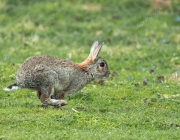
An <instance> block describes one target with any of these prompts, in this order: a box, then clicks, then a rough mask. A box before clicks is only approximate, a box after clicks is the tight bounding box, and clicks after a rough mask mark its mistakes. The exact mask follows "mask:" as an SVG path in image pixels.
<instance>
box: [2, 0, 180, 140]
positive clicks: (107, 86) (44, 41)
mask: <svg viewBox="0 0 180 140" xmlns="http://www.w3.org/2000/svg"><path fill="white" fill-rule="evenodd" d="M155 1H156V0H155ZM155 1H154V2H155ZM157 1H158V0H157ZM162 1H163V0H162ZM156 6H157V7H156ZM0 19H1V22H0V49H1V51H0V71H1V72H0V83H1V84H0V88H1V94H0V112H1V114H0V115H1V119H0V124H1V125H0V129H1V130H2V131H1V132H0V138H1V139H60V138H63V139H138V140H139V139H143V140H145V139H148V140H149V139H163V140H165V139H167V140H169V139H178V138H179V136H180V132H179V128H180V120H179V114H180V110H179V108H180V105H179V103H180V98H179V88H180V85H179V83H178V81H179V75H178V70H179V68H180V59H179V56H180V34H179V33H180V3H179V1H177V0H172V1H171V5H170V6H163V5H161V7H159V5H158V4H155V5H154V4H152V1H151V0H146V1H141V0H121V1H118V0H111V1H110V0H106V1H102V0H96V1H95V0H92V1H88V0H78V1H74V0H68V1H65V0H61V1H54V0H52V1H49V0H46V1H44V0H26V1H25V0H24V1H23V0H16V1H14V0H1V1H0ZM94 40H98V41H100V42H105V45H104V46H103V48H102V50H101V53H100V56H101V57H102V58H105V59H106V60H107V62H108V64H109V68H110V70H111V73H112V74H111V76H110V78H109V79H108V80H107V81H105V82H104V83H102V84H100V83H99V84H98V83H92V84H89V85H87V86H86V87H85V88H84V89H83V90H81V91H79V92H78V93H76V94H74V95H71V96H69V97H68V98H67V100H68V102H69V104H68V106H65V107H64V108H63V110H57V109H52V108H51V107H50V108H47V109H43V108H40V107H38V106H39V105H41V102H40V101H39V100H38V99H37V97H36V96H35V94H36V93H35V91H31V90H25V89H23V90H19V91H16V92H11V93H7V92H4V91H3V90H2V89H3V87H6V86H7V85H9V84H11V83H12V80H13V79H14V76H15V73H16V71H17V69H18V67H19V65H20V64H22V63H23V61H24V60H25V59H26V58H27V57H29V56H33V55H42V54H48V55H51V56H55V57H59V58H62V59H66V58H70V59H71V60H72V61H75V62H81V61H83V60H84V59H85V58H86V57H87V56H88V53H89V49H90V46H91V44H92V43H93V42H94ZM172 74H173V75H172ZM175 95H176V96H175ZM72 108H73V109H75V110H77V111H78V113H77V112H74V111H73V110H72Z"/></svg>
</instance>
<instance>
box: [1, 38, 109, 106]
mask: <svg viewBox="0 0 180 140" xmlns="http://www.w3.org/2000/svg"><path fill="white" fill-rule="evenodd" d="M102 46H103V43H101V44H100V43H99V42H98V41H95V42H94V43H93V45H92V47H91V50H90V54H89V56H88V57H87V59H85V61H83V62H82V63H79V64H78V63H74V62H71V61H67V60H62V59H59V58H54V57H51V56H47V55H42V56H33V57H29V58H27V59H26V60H25V62H24V63H23V64H22V65H21V66H20V68H19V69H18V71H17V73H16V78H15V84H12V85H10V86H8V87H6V88H4V90H5V91H11V90H17V89H20V88H28V89H33V90H37V96H38V98H39V99H40V100H41V102H42V103H43V104H47V105H52V106H63V105H66V104H67V101H66V100H64V96H65V95H68V94H72V93H75V92H77V91H78V90H80V89H82V88H83V87H84V86H85V85H87V84H88V83H89V82H91V81H93V80H100V79H103V78H107V77H108V76H109V74H110V72H109V70H108V65H107V63H106V61H105V60H104V59H102V58H100V57H98V54H99V51H100V50H101V47H102ZM52 98H53V99H52Z"/></svg>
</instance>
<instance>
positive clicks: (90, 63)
mask: <svg viewBox="0 0 180 140" xmlns="http://www.w3.org/2000/svg"><path fill="white" fill-rule="evenodd" d="M103 44H104V43H101V44H100V43H99V42H98V41H95V42H94V43H93V45H92V47H91V50H90V54H89V56H88V57H87V58H86V60H85V61H84V62H82V63H80V64H79V66H80V68H81V69H83V70H85V71H87V72H89V73H91V75H92V77H93V79H94V80H101V79H104V78H107V77H109V74H110V72H109V69H108V64H107V63H106V61H105V60H104V59H102V58H100V57H98V54H99V52H100V50H101V48H102V46H103Z"/></svg>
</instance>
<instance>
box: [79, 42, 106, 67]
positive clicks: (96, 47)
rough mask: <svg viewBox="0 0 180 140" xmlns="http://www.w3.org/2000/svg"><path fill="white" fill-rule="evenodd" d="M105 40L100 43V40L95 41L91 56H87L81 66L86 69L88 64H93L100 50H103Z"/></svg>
mask: <svg viewBox="0 0 180 140" xmlns="http://www.w3.org/2000/svg"><path fill="white" fill-rule="evenodd" d="M103 44H104V42H103V43H101V44H99V42H98V41H95V42H94V43H93V45H92V46H91V50H90V54H89V56H88V57H87V58H86V60H84V61H83V62H82V63H80V64H79V67H80V68H81V69H83V70H85V69H86V66H87V65H88V64H91V63H93V62H94V60H95V59H96V58H97V56H98V54H99V52H100V50H101V47H102V46H103Z"/></svg>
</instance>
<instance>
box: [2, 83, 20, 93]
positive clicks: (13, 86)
mask: <svg viewBox="0 0 180 140" xmlns="http://www.w3.org/2000/svg"><path fill="white" fill-rule="evenodd" d="M18 89H20V87H19V86H18V85H17V84H12V85H9V86H8V87H6V88H4V90H5V91H12V90H18Z"/></svg>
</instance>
